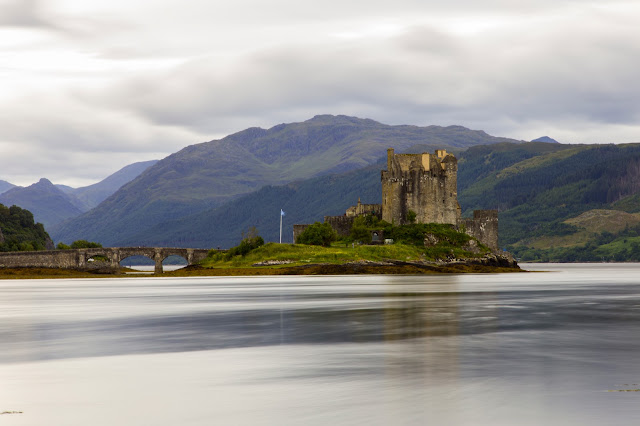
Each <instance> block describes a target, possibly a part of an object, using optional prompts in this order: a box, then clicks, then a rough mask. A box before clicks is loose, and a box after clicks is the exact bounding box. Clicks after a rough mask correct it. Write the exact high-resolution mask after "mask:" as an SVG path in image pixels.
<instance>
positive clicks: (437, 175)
mask: <svg viewBox="0 0 640 426" xmlns="http://www.w3.org/2000/svg"><path fill="white" fill-rule="evenodd" d="M380 180H381V181H382V205H380V204H361V203H360V200H359V199H358V204H357V205H355V206H352V207H349V208H348V209H347V211H346V213H345V214H344V215H343V216H325V218H324V221H325V222H326V223H329V224H330V225H331V227H332V228H333V229H335V230H336V232H337V233H338V235H343V236H346V235H349V232H350V231H351V226H352V225H353V220H354V219H355V218H356V217H358V216H363V215H367V214H373V215H375V216H378V217H380V218H381V219H382V220H384V221H386V222H389V223H392V224H395V225H403V224H406V223H410V222H412V221H413V222H418V223H448V224H451V225H453V226H455V227H457V228H458V229H459V230H460V231H462V232H466V233H467V234H469V235H471V236H472V237H475V238H477V239H478V241H480V242H481V243H483V244H484V245H486V246H487V247H489V248H490V249H491V250H492V251H494V252H497V251H498V211H497V210H475V211H474V212H473V218H464V219H463V218H461V212H460V204H458V160H457V159H456V157H455V156H454V155H453V154H449V153H447V151H445V150H443V149H439V150H436V152H435V154H429V153H426V152H425V153H422V154H396V153H395V152H394V150H393V148H389V149H388V150H387V170H382V171H381V173H380ZM414 214H415V217H412V216H413V215H414ZM307 226H308V225H294V226H293V227H294V239H297V237H298V235H300V233H302V231H304V229H305V228H306V227H307Z"/></svg>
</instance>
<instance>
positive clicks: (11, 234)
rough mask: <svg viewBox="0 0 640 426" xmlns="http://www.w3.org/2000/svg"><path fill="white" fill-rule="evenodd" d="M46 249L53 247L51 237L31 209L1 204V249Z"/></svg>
mask: <svg viewBox="0 0 640 426" xmlns="http://www.w3.org/2000/svg"><path fill="white" fill-rule="evenodd" d="M45 249H53V243H52V241H51V238H49V235H48V234H47V232H46V231H45V230H44V226H42V224H41V223H34V221H33V215H32V214H31V212H30V211H29V210H24V209H21V208H20V207H17V206H12V207H6V206H4V205H2V204H0V251H30V250H45Z"/></svg>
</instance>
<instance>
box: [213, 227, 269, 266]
mask: <svg viewBox="0 0 640 426" xmlns="http://www.w3.org/2000/svg"><path fill="white" fill-rule="evenodd" d="M263 245H264V239H263V238H262V237H261V236H260V235H259V234H258V230H257V229H256V227H255V226H252V227H251V228H249V230H248V231H247V232H246V233H245V232H244V231H243V232H242V241H240V244H238V245H237V246H235V247H232V248H230V249H229V250H227V252H226V253H221V252H219V251H217V250H211V251H210V252H209V257H212V258H214V259H216V260H226V261H229V260H231V259H232V258H233V257H235V256H243V257H244V256H246V255H247V254H249V253H250V252H251V251H252V250H255V249H257V248H258V247H260V246H263Z"/></svg>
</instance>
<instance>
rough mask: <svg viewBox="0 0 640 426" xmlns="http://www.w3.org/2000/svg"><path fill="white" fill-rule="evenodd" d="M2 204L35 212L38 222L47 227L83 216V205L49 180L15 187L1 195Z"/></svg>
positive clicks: (0, 201)
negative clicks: (23, 186)
mask: <svg viewBox="0 0 640 426" xmlns="http://www.w3.org/2000/svg"><path fill="white" fill-rule="evenodd" d="M0 203H2V204H4V205H7V206H13V205H16V206H20V207H22V208H23V209H27V210H29V211H31V212H33V216H34V218H35V220H36V222H40V223H42V224H43V225H44V226H45V227H48V226H50V225H53V224H56V223H59V222H61V221H62V220H64V219H68V218H71V217H75V216H78V215H80V214H82V208H83V206H82V204H81V203H80V202H79V201H78V200H76V199H75V198H74V197H73V196H70V195H68V194H65V193H64V192H62V190H60V189H59V188H57V187H56V186H55V185H54V184H52V183H51V182H50V181H49V180H47V179H44V178H43V179H40V181H38V182H37V183H34V184H33V185H30V186H28V187H26V188H22V187H15V188H13V189H10V190H9V191H7V192H5V193H3V194H0Z"/></svg>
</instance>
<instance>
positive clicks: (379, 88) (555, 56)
mask: <svg viewBox="0 0 640 426" xmlns="http://www.w3.org/2000/svg"><path fill="white" fill-rule="evenodd" d="M593 18H594V19H596V18H597V17H593ZM597 23H598V21H597V20H595V21H593V20H585V21H579V20H576V21H573V20H571V19H567V20H565V21H559V22H558V23H557V25H556V26H547V27H545V29H544V31H542V30H541V31H538V32H534V33H532V32H531V31H530V30H531V29H527V31H522V32H519V31H515V32H513V33H511V34H509V33H507V34H498V35H495V34H492V33H488V34H481V35H479V36H478V37H474V38H471V39H465V38H461V37H455V36H453V35H450V34H445V33H443V32H441V31H439V30H435V29H433V28H429V27H417V28H411V29H409V30H408V31H407V32H405V33H404V34H402V35H400V36H398V37H396V38H394V39H391V40H388V41H381V40H364V41H360V40H359V41H353V42H348V43H342V44H340V45H329V44H327V45H308V46H304V47H300V46H289V47H280V48H276V49H271V50H264V51H261V52H255V53H253V54H252V55H247V56H245V57H244V58H242V59H241V60H239V61H236V62H235V63H231V64H230V63H220V62H219V61H218V60H215V59H202V60H198V61H193V62H189V63H187V64H185V65H183V66H181V67H178V68H175V69H174V70H172V71H171V72H170V73H164V74H157V75H145V76H143V77H140V78H138V79H133V80H130V81H128V82H127V83H125V84H123V85H121V86H119V87H117V88H116V89H115V90H110V91H109V92H110V93H109V94H108V95H102V96H99V97H98V99H100V100H101V101H103V102H107V103H109V104H111V105H114V106H115V105H117V106H119V107H123V108H130V109H131V111H132V112H133V113H136V114H139V115H141V116H142V117H144V118H145V119H147V120H150V121H151V122H153V123H156V124H158V125H173V126H186V127H187V128H190V129H191V130H192V131H194V132H198V133H208V132H217V131H221V130H222V129H224V128H225V125H226V122H227V120H228V119H229V118H230V117H235V119H236V120H238V121H239V122H242V120H241V119H240V118H239V117H247V119H248V118H254V117H260V118H261V121H268V120H269V118H265V117H270V118H271V119H272V120H275V121H276V122H278V117H291V116H298V115H299V114H300V112H301V111H315V112H316V113H323V112H334V111H335V112H341V113H351V114H355V115H363V112H362V111H373V112H378V113H379V115H377V117H374V118H378V119H381V120H384V119H385V118H386V117H395V116H396V115H398V114H396V113H395V111H402V114H404V116H405V119H404V120H403V121H404V122H411V123H416V124H432V123H433V122H428V121H427V120H430V119H431V120H434V119H440V120H442V121H444V122H447V123H451V124H453V123H455V122H456V121H457V122H458V123H465V122H470V123H475V124H476V125H478V126H480V127H481V128H482V127H484V128H485V129H489V128H491V127H493V128H495V127H496V125H495V123H496V122H499V123H504V124H501V125H499V126H498V127H499V128H498V129H497V130H499V131H502V132H507V131H513V130H514V129H515V128H516V127H517V126H518V124H522V123H524V122H531V121H544V120H549V121H555V122H562V121H563V120H566V121H567V122H574V121H576V119H578V121H580V120H582V121H584V122H587V121H599V122H602V123H609V124H619V123H627V124H629V125H635V121H636V120H637V117H638V115H640V104H638V103H637V102H634V100H635V99H637V95H638V94H640V93H639V92H640V84H639V83H638V82H637V81H636V78H635V76H634V74H633V70H635V69H637V68H638V65H640V64H639V63H638V62H639V60H638V58H640V55H638V53H640V52H638V49H639V47H638V46H640V40H634V39H630V37H634V38H636V39H637V38H638V36H636V35H635V34H629V33H627V32H625V31H624V28H623V31H620V30H621V28H620V27H619V26H618V27H617V26H608V25H602V26H600V25H598V24H597ZM500 37H508V40H507V41H505V40H500ZM94 100H95V98H94ZM402 114H401V115H402ZM500 117H504V119H500ZM435 124H439V123H435ZM247 125H251V124H250V123H248V122H247ZM500 126H505V127H504V128H502V127H500Z"/></svg>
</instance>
